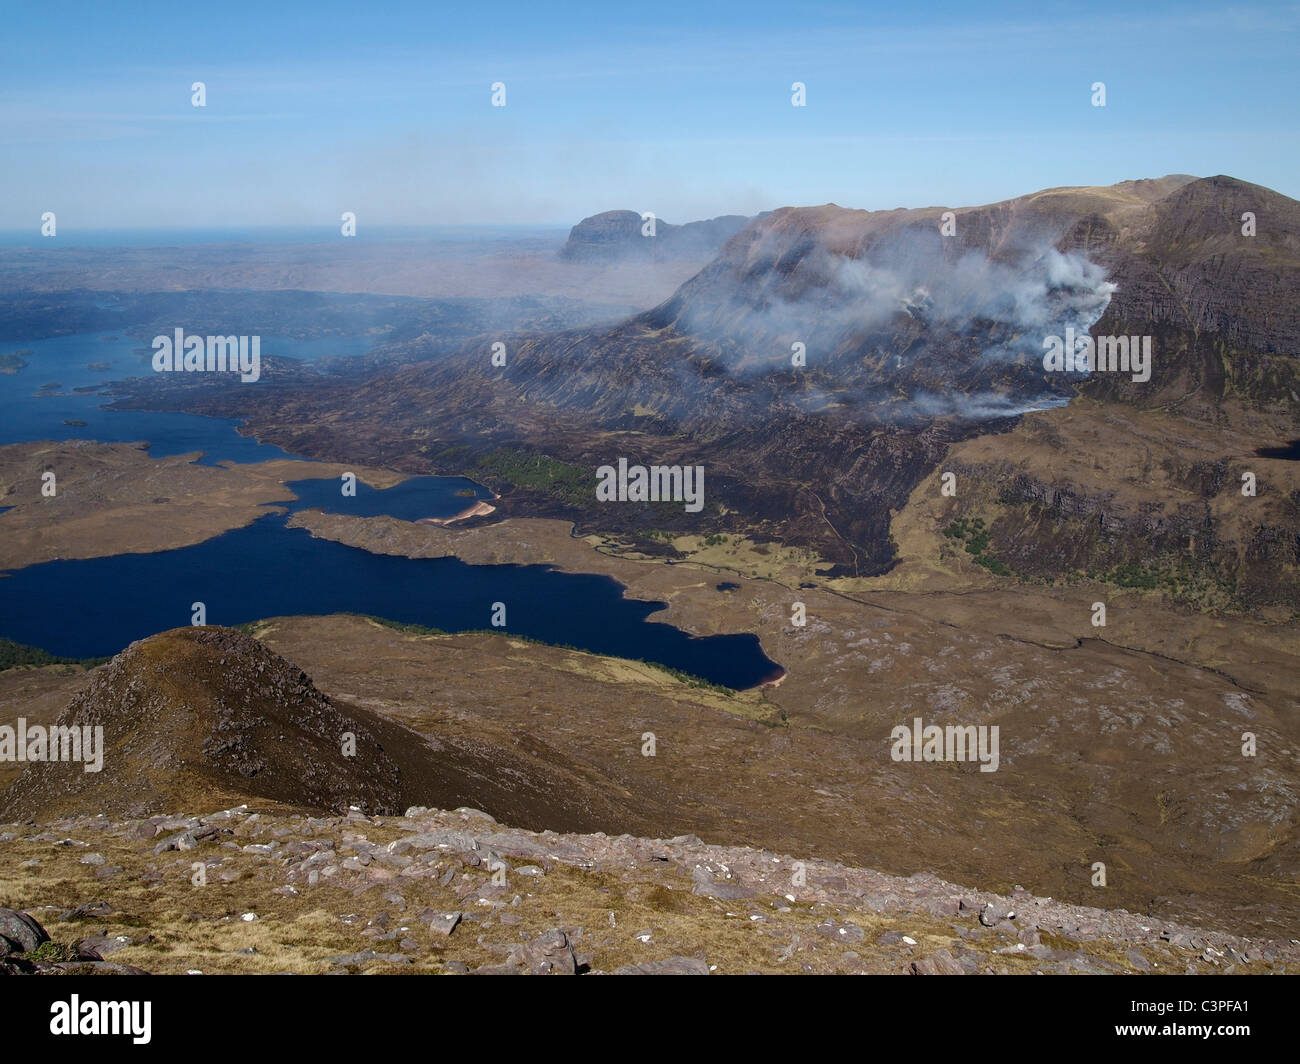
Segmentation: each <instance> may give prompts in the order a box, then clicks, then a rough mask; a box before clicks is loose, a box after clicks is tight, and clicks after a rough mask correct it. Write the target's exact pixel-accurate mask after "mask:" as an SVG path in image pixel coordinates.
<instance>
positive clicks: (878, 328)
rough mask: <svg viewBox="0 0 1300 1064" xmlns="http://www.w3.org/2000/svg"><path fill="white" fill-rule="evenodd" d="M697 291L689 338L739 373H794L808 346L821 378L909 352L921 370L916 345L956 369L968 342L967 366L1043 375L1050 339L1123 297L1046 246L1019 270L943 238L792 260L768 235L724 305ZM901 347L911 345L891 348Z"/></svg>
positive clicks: (908, 234)
mask: <svg viewBox="0 0 1300 1064" xmlns="http://www.w3.org/2000/svg"><path fill="white" fill-rule="evenodd" d="M801 252H802V254H801ZM792 260H793V261H792ZM736 265H739V264H736ZM706 272H707V271H706ZM701 276H702V277H703V275H701ZM692 287H694V284H693V283H692V284H688V285H687V286H685V288H684V293H686V298H684V299H683V300H682V301H681V313H680V315H679V317H678V319H677V324H678V327H679V328H681V329H682V330H684V331H685V332H687V333H689V334H692V335H694V336H697V337H700V338H703V339H709V340H712V341H714V342H716V343H718V344H719V345H720V346H721V348H722V351H723V353H724V362H725V363H726V365H727V367H728V369H729V370H731V371H732V372H738V373H752V372H761V371H763V370H765V369H773V368H780V363H779V362H775V361H774V359H776V358H781V359H782V360H783V361H787V362H788V359H787V358H786V357H785V356H787V355H788V352H789V350H790V345H791V344H794V343H803V344H805V345H806V347H807V349H808V358H809V365H810V367H812V366H816V365H818V360H819V359H820V360H822V362H821V364H823V365H824V364H825V362H826V360H827V359H829V360H830V361H831V362H832V363H838V362H841V361H842V360H844V359H846V358H852V356H854V355H861V354H865V353H866V349H868V348H869V349H877V348H880V347H881V346H882V344H883V345H885V346H898V347H908V348H910V350H909V352H908V354H907V361H908V362H914V361H915V360H916V358H917V357H918V351H917V349H916V346H915V343H916V341H920V342H921V344H922V345H924V347H926V348H927V349H929V353H930V355H931V356H932V357H947V355H948V354H949V352H947V351H946V350H945V349H947V348H949V347H950V346H951V345H952V343H953V341H955V340H958V339H959V338H960V340H961V343H960V347H961V349H962V350H961V355H960V357H961V359H962V361H963V362H967V363H972V362H974V361H975V359H973V358H972V357H971V356H972V355H974V356H977V357H978V359H981V360H995V361H1002V362H1007V363H1014V362H1018V361H1028V362H1030V363H1035V364H1036V363H1037V362H1038V360H1039V358H1041V350H1042V348H1041V343H1042V338H1043V336H1044V335H1047V334H1049V333H1061V332H1063V331H1064V330H1065V328H1066V327H1067V326H1073V327H1074V329H1075V331H1076V332H1086V331H1087V330H1088V329H1089V328H1090V327H1091V326H1092V325H1093V324H1094V323H1095V322H1096V321H1097V320H1098V319H1099V318H1100V317H1101V315H1102V314H1103V313H1104V311H1105V309H1106V306H1107V304H1108V303H1109V302H1110V298H1111V295H1112V293H1113V292H1114V290H1115V286H1114V285H1113V284H1112V283H1111V282H1109V281H1107V279H1106V274H1105V270H1104V269H1103V268H1102V267H1101V266H1099V265H1097V264H1096V263H1093V262H1091V261H1089V260H1088V259H1087V258H1085V257H1084V256H1082V255H1080V254H1078V253H1075V252H1068V253H1062V252H1060V251H1058V250H1056V248H1054V247H1052V246H1050V245H1044V246H1040V247H1037V248H1033V249H1030V250H1027V251H1025V252H1023V253H1021V254H1019V255H1018V256H1016V257H1015V259H1014V260H1012V261H1007V260H1004V259H994V258H990V257H989V256H988V255H987V254H986V253H984V252H983V251H980V250H967V251H964V252H958V253H956V254H953V253H952V252H951V251H950V250H949V248H948V247H947V246H945V244H944V242H943V238H942V237H940V236H938V235H937V234H931V233H928V232H926V233H922V232H919V231H918V230H916V229H910V230H908V231H905V232H904V233H902V234H899V235H897V236H895V237H892V238H890V239H888V240H882V241H880V242H878V243H877V244H875V245H874V246H873V247H871V248H870V250H869V251H868V252H867V253H866V254H864V255H862V256H852V255H847V254H843V253H838V252H834V251H830V250H828V249H826V248H825V247H823V246H821V245H814V246H813V247H811V248H808V249H801V248H797V247H796V248H791V247H790V246H789V243H788V239H787V238H785V237H784V236H783V235H778V234H773V233H766V234H764V235H763V236H762V237H760V238H759V240H758V241H757V243H756V245H755V246H754V247H752V248H751V249H750V251H749V256H748V261H747V262H746V263H744V265H743V267H741V268H740V269H736V270H733V271H731V272H730V273H729V275H726V276H725V278H724V279H723V284H722V285H721V286H718V287H720V288H721V293H720V294H721V297H722V298H720V299H719V298H717V295H718V294H719V293H718V292H717V291H716V288H715V286H713V285H710V286H709V287H710V288H711V289H714V290H713V291H707V292H700V293H699V295H700V296H701V297H702V298H695V293H693V292H689V291H688V290H689V289H691V288H692ZM710 296H713V297H714V298H709V297H710ZM894 339H904V340H906V341H910V342H908V343H904V344H899V345H890V343H889V341H890V340H894ZM971 344H974V345H975V346H976V350H973V351H972V350H971ZM845 368H848V367H845ZM881 383H887V382H886V381H882V382H881Z"/></svg>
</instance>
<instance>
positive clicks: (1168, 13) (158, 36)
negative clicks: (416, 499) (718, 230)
mask: <svg viewBox="0 0 1300 1064" xmlns="http://www.w3.org/2000/svg"><path fill="white" fill-rule="evenodd" d="M1132 6H1134V5H1133V4H1132V3H1131V0H1130V2H1125V3H1109V2H1087V3H1079V2H1069V3H1055V2H1052V0H1044V2H1039V3H1033V4H1008V3H997V2H996V0H989V2H985V3H979V4H972V3H970V2H969V0H961V2H959V3H940V4H929V5H927V4H921V3H901V4H900V3H898V2H897V0H891V2H889V3H887V4H880V5H878V6H877V5H868V4H863V3H844V4H818V3H805V2H796V0H784V2H781V3H765V2H762V0H746V2H742V3H735V4H730V3H728V4H708V3H702V2H698V0H696V2H693V3H685V4H672V3H636V4H617V5H616V4H613V3H610V4H588V3H578V2H561V3H554V4H549V3H539V2H537V0H529V2H527V3H523V4H517V5H516V4H512V3H502V2H495V0H457V2H456V3H454V4H443V3H431V2H419V3H409V4H407V3H357V2H356V0H349V2H348V3H339V4H335V3H331V2H328V0H316V2H313V3H310V4H301V5H281V4H278V3H273V2H259V3H240V2H231V0H222V2H210V3H197V4H194V3H181V2H176V0H167V2H165V3H151V2H139V0H133V2H131V3H125V4H117V3H110V2H103V0H98V2H94V3H85V4H70V3H59V2H52V0H44V2H34V3H28V2H13V0H9V2H6V3H5V4H3V5H0V146H2V147H0V151H2V152H3V155H2V156H0V190H3V195H0V229H27V228H29V227H31V228H33V229H36V228H38V227H39V220H40V215H41V213H42V212H43V211H47V210H52V211H55V212H56V213H57V216H58V226H59V236H60V237H64V236H66V237H69V238H71V237H73V236H74V235H75V232H76V230H78V229H96V228H105V227H108V228H117V227H167V226H180V227H190V226H193V227H212V226H224V225H232V226H248V225H269V226H302V225H307V226H321V227H322V228H331V227H332V228H334V229H335V230H337V228H338V225H339V220H338V219H339V215H340V213H341V212H342V211H344V210H351V211H355V212H356V213H357V217H358V225H359V226H360V227H361V228H362V229H363V230H364V227H365V226H366V225H367V224H370V225H404V224H410V225H424V224H440V225H448V224H452V225H454V224H473V223H486V224H497V225H514V224H550V225H555V224H559V225H568V224H571V223H573V222H575V221H577V220H578V219H579V218H581V217H583V216H585V215H588V214H594V213H596V212H598V211H601V210H608V209H612V208H631V209H633V210H638V211H655V212H656V213H657V214H658V215H659V216H660V217H661V218H664V219H665V220H667V221H670V222H682V221H688V220H691V219H695V218H702V217H711V216H713V215H717V214H725V213H741V214H751V213H755V212H757V211H760V210H764V209H769V208H773V207H778V206H783V205H787V204H814V203H826V202H835V203H839V204H842V205H845V206H852V207H866V208H870V209H880V208H891V207H898V206H909V207H912V206H926V205H934V204H941V205H947V206H961V205H966V204H972V203H984V202H989V201H993V200H998V199H1004V198H1007V197H1009V196H1014V195H1019V194H1021V193H1024V192H1029V191H1032V190H1035V189H1039V188H1044V187H1049V186H1053V185H1080V184H1109V183H1111V182H1114V181H1120V180H1124V179H1126V178H1134V177H1155V176H1159V175H1161V174H1166V173H1191V174H1197V175H1211V174H1217V173H1228V174H1232V175H1233V176H1236V177H1240V178H1243V179H1244V180H1248V181H1253V182H1256V183H1258V184H1263V185H1268V186H1270V187H1272V188H1276V189H1278V190H1279V191H1281V192H1284V193H1286V194H1288V195H1291V196H1300V150H1298V147H1297V145H1298V138H1297V129H1298V128H1300V122H1298V119H1300V93H1297V80H1298V79H1297V69H1298V67H1300V64H1297V57H1298V56H1300V6H1297V5H1294V4H1276V3H1273V4H1249V3H1247V4H1241V5H1233V6H1226V5H1221V4H1213V5H1207V4H1202V3H1199V2H1198V0H1188V2H1177V3H1167V4H1166V3H1147V4H1143V5H1140V6H1142V7H1143V8H1145V10H1143V11H1142V12H1140V13H1138V12H1133V11H1130V10H1128V9H1129V8H1130V7H1132ZM284 7H289V8H293V9H294V10H292V11H286V10H282V8H284ZM195 81H203V82H205V83H206V86H207V106H206V107H205V108H196V107H193V106H191V102H190V97H191V91H190V86H191V84H192V83H193V82H195ZM497 81H500V82H504V83H505V85H506V106H505V107H504V108H497V107H493V106H491V89H490V86H491V85H492V83H493V82H497ZM795 81H802V82H804V83H806V85H807V106H806V107H803V108H796V107H793V106H791V85H792V83H793V82H795ZM1095 81H1103V82H1105V85H1106V93H1107V106H1106V107H1104V108H1102V107H1094V106H1092V104H1091V96H1092V89H1091V86H1092V83H1093V82H1095Z"/></svg>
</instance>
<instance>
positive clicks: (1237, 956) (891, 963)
mask: <svg viewBox="0 0 1300 1064" xmlns="http://www.w3.org/2000/svg"><path fill="white" fill-rule="evenodd" d="M0 847H3V849H2V850H0V853H3V855H4V858H5V859H4V861H3V862H0V865H2V866H3V867H4V868H5V869H7V870H8V871H6V872H5V873H4V886H3V893H4V896H5V897H6V898H7V899H12V903H13V904H15V905H16V906H22V907H24V908H25V909H26V911H27V912H28V913H30V914H31V916H32V917H33V918H34V919H35V920H37V921H40V923H41V924H43V925H44V927H45V928H48V934H49V936H50V938H51V939H52V941H51V942H42V943H41V945H40V946H39V947H38V948H36V949H34V950H30V952H28V951H23V950H22V949H20V948H15V947H21V946H22V945H23V944H22V943H19V942H13V941H10V940H6V939H0V944H3V943H5V942H6V941H8V942H9V944H8V945H7V946H3V948H4V949H6V950H8V952H9V956H7V957H6V956H0V971H10V972H20V971H35V970H41V971H49V972H62V971H85V970H94V969H95V968H96V967H98V966H103V967H104V968H106V969H107V970H112V971H129V970H130V969H131V968H139V969H144V970H147V971H152V972H160V973H165V972H171V973H182V972H191V973H220V972H232V971H242V972H263V973H272V972H301V973H311V972H316V973H326V972H348V971H351V972H356V971H360V970H365V971H375V972H399V971H405V972H428V973H443V974H466V973H481V974H514V973H519V974H523V973H534V974H579V973H588V972H589V973H592V974H598V973H603V974H639V973H651V972H655V973H664V974H708V973H709V972H716V973H718V974H739V973H746V972H789V973H796V972H821V973H830V972H846V973H860V974H867V973H875V974H889V973H894V974H906V973H911V974H954V975H956V974H977V973H986V974H1013V973H1030V972H1041V973H1047V974H1055V973H1059V974H1068V973H1082V974H1108V973H1130V974H1132V973H1152V974H1161V973H1177V974H1183V973H1189V974H1193V973H1211V972H1219V973H1233V972H1237V973H1243V974H1244V973H1276V974H1284V973H1287V972H1294V971H1296V970H1297V966H1298V965H1300V945H1297V944H1296V943H1295V942H1294V941H1292V942H1279V941H1266V940H1259V939H1243V938H1240V937H1236V936H1232V935H1223V934H1218V933H1214V932H1211V931H1206V930H1203V929H1197V928H1192V927H1187V926H1184V925H1181V924H1177V923H1172V922H1168V921H1162V920H1157V919H1150V918H1147V917H1143V916H1139V915H1136V914H1133V913H1129V912H1127V911H1125V910H1115V911H1107V910H1102V909H1094V908H1088V907H1081V906H1075V905H1067V904H1064V903H1061V902H1058V901H1054V900H1052V899H1051V898H1039V897H1034V896H1033V895H1030V894H1029V893H1027V892H1024V891H1020V890H1016V891H1014V892H1013V893H1012V894H1010V895H998V894H992V893H988V892H985V891H972V890H967V889H964V888H962V887H959V886H955V885H953V884H951V883H947V882H945V881H943V880H941V879H939V878H937V877H935V876H932V875H929V874H918V875H914V876H911V877H907V878H903V877H898V876H890V875H885V874H882V873H879V872H873V871H869V870H866V869H861V868H851V867H847V866H845V865H842V864H837V863H834V862H830V861H819V860H797V859H795V858H792V857H790V856H789V855H783V854H776V853H772V852H771V851H767V850H759V849H753V848H748V847H734V846H713V845H709V844H707V843H705V842H703V841H701V840H700V839H699V838H697V837H696V836H693V835H684V836H679V837H677V838H674V839H668V840H663V839H648V838H638V837H635V836H630V835H621V836H618V837H609V836H606V835H604V834H600V833H597V834H591V835H578V834H567V835H561V834H556V833H554V832H550V831H546V832H541V833H536V832H530V831H523V830H519V829H514V828H509V827H506V826H504V825H501V824H498V823H497V822H496V821H495V820H494V819H493V818H492V817H490V816H488V815H487V814H485V813H482V812H480V811H478V810H473V809H468V808H462V809H459V810H456V811H454V812H445V811H437V810H429V809H424V808H421V807H413V808H411V809H408V810H407V812H406V815H405V816H402V817H385V816H375V817H370V816H366V815H365V814H363V813H361V812H360V811H359V810H352V811H350V812H349V813H348V814H347V815H346V816H333V817H312V816H301V815H285V814H282V813H278V812H274V813H267V812H259V811H255V810H254V809H252V808H250V807H248V806H246V805H244V806H240V807H238V808H234V809H228V810H224V811H221V812H217V813H214V814H211V815H205V816H197V817H195V816H163V815H159V816H152V817H149V818H147V819H143V820H128V821H121V820H118V821H114V820H110V819H108V818H106V817H103V816H97V817H76V818H71V819H65V820H57V821H53V822H50V823H45V824H38V825H32V824H25V825H24V824H15V825H6V826H3V827H2V828H0ZM105 898H108V899H111V901H110V900H104V899H105ZM182 914H184V915H182ZM0 915H3V914H0ZM13 919H14V917H13V915H12V914H10V916H9V917H8V918H7V920H8V922H12V920H13ZM0 932H3V928H0ZM38 940H39V937H38ZM38 940H33V942H28V943H27V945H28V946H29V947H30V946H32V945H33V944H34V942H35V941H38Z"/></svg>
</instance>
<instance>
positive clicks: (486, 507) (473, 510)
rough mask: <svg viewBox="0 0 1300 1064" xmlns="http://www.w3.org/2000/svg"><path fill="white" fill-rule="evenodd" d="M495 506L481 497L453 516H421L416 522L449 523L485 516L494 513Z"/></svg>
mask: <svg viewBox="0 0 1300 1064" xmlns="http://www.w3.org/2000/svg"><path fill="white" fill-rule="evenodd" d="M495 512H496V507H495V506H492V505H491V504H489V503H486V502H483V501H482V500H481V499H480V500H479V501H478V502H476V503H475V504H474V505H473V506H469V507H466V508H465V509H464V510H461V512H460V513H458V514H456V515H455V516H453V517H421V518H420V519H419V520H418V521H416V524H420V525H450V524H454V523H455V522H457V521H465V520H468V519H469V518H471V517H486V516H487V515H488V514H490V513H495Z"/></svg>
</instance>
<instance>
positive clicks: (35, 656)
mask: <svg viewBox="0 0 1300 1064" xmlns="http://www.w3.org/2000/svg"><path fill="white" fill-rule="evenodd" d="M108 660H109V659H108V658H61V657H59V656H57V655H55V654H50V653H48V652H47V651H44V650H42V649H41V648H40V647H29V646H25V645H23V644H22V643H15V642H14V641H13V640H12V639H5V638H4V637H2V636H0V672H3V671H4V670H5V669H17V668H22V667H28V668H33V667H40V666H42V665H81V666H83V667H84V668H87V669H90V668H94V667H95V666H96V665H102V664H104V662H106V661H108Z"/></svg>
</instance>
